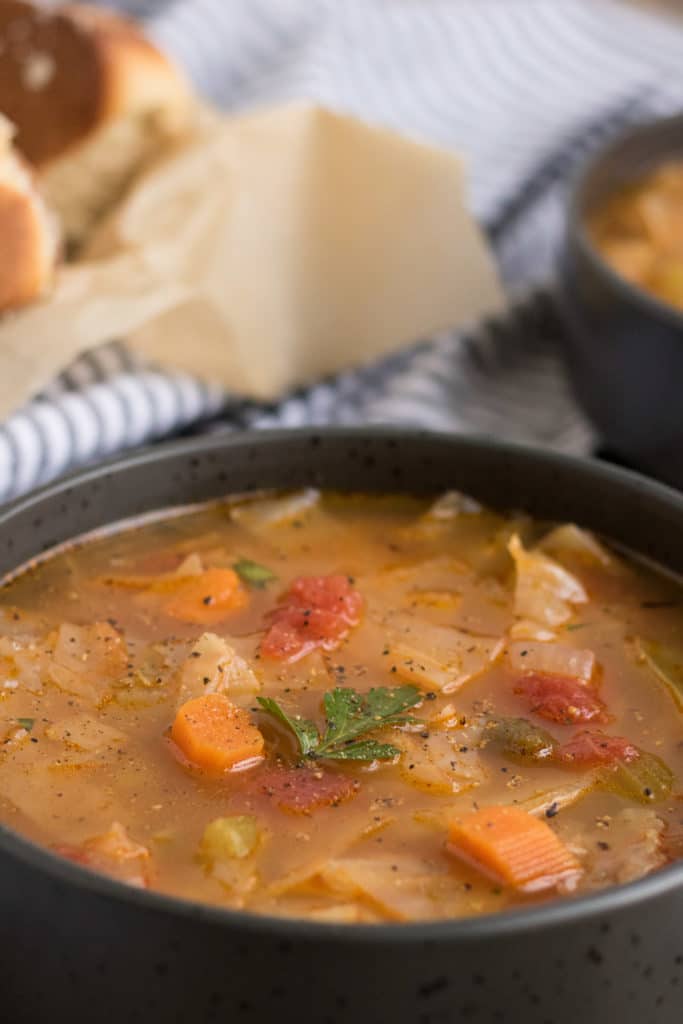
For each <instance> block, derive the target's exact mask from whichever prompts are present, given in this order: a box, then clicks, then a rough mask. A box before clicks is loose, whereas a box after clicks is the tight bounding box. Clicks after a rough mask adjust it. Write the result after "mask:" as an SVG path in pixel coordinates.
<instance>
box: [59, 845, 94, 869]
mask: <svg viewBox="0 0 683 1024" xmlns="http://www.w3.org/2000/svg"><path fill="white" fill-rule="evenodd" d="M50 849H51V850H52V852H53V853H56V854H57V856H58V857H64V859H65V860H72V861H73V862H74V864H85V865H86V867H87V865H88V854H87V853H86V851H85V849H84V848H83V847H82V846H72V845H71V844H70V843H55V845H54V846H52V847H50Z"/></svg>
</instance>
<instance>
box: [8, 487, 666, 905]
mask: <svg viewBox="0 0 683 1024" xmlns="http://www.w3.org/2000/svg"><path fill="white" fill-rule="evenodd" d="M681 599H682V595H681V589H680V586H679V584H678V583H677V582H676V581H675V580H673V579H670V578H668V577H666V576H665V575H663V574H659V573H656V572H654V571H652V570H651V569H650V568H648V567H645V566H642V565H640V564H639V563H637V562H635V561H633V560H631V559H628V558H625V557H623V556H622V555H621V554H618V553H616V552H615V551H614V550H612V549H611V548H610V547H608V546H606V545H605V544H604V543H603V542H601V541H599V540H598V539H596V538H595V537H594V536H592V535H591V534H589V533H587V532H585V531H583V530H581V529H579V528H578V527H576V526H573V525H562V526H554V525H549V524H541V523H537V522H534V521H532V520H531V519H530V518H528V517H527V516H524V515H515V516H507V517H506V516H502V515H499V514H497V513H494V512H492V511H489V510H487V509H484V508H481V507H480V506H479V505H478V504H477V503H476V502H474V501H472V500H471V499H469V498H466V497H464V496H463V495H460V494H458V493H456V492H449V493H448V494H446V495H443V496H441V497H440V498H438V499H436V500H434V501H423V500H417V499H412V498H406V497H403V496H384V497H376V496H366V495H338V494H327V493H326V494H322V495H321V494H318V493H317V492H315V491H303V492H297V493H293V494H286V495H279V494H272V495H264V496H258V497H256V498H253V497H252V498H247V499H235V500H227V501H225V502H220V503H215V504H211V505H207V506H203V507H201V508H198V509H195V510H192V511H189V512H184V513H182V514H179V515H173V516H169V517H166V518H159V519H158V520H156V521H151V522H150V521H147V522H145V523H143V524H141V525H133V526H127V527H126V528H125V529H122V530H121V532H116V533H113V534H110V535H106V536H99V537H94V538H88V539H86V540H85V541H84V542H83V543H79V544H74V545H73V546H72V547H69V548H66V549H64V550H62V551H60V552H57V553H55V554H54V555H52V556H50V557H49V558H47V559H46V560H44V561H41V562H40V563H37V564H35V565H33V566H29V567H28V568H26V569H24V570H23V571H21V572H20V573H19V574H18V575H16V576H15V577H14V578H12V579H11V580H9V581H8V582H7V583H6V584H5V585H4V587H3V588H2V590H1V591H0V821H2V822H3V823H4V824H5V825H8V826H10V827H11V828H13V829H15V830H16V831H18V832H20V833H22V834H23V835H25V836H27V837H29V838H30V839H32V840H34V841H35V842H37V843H39V844H42V845H44V846H45V847H47V848H49V849H50V850H51V851H52V852H53V853H54V854H55V855H57V856H63V857H68V858H70V859H72V860H74V861H76V862H77V863H79V864H81V865H83V867H84V868H86V869H90V870H95V871H100V872H104V873H106V874H108V875H111V876H113V877H115V878H117V879H119V880H121V881H122V882H124V883H127V884H131V885H136V886H144V887H149V888H151V889H155V890H158V891H161V892H166V893H170V894H173V895H176V896H179V897H184V898H188V899H192V900H200V901H205V902H208V903H213V904H218V905H221V906H225V907H231V908H240V909H245V910H249V911H254V912H260V913H268V914H276V915H290V916H303V917H308V918H311V919H315V920H319V921H331V922H369V923H371V922H378V921H411V920H417V919H429V918H453V917H461V916H471V915H477V914H484V913H490V912H494V911H500V910H503V909H507V908H512V907H515V906H523V905H529V904H534V903H538V902H541V901H546V900H549V899H553V898H558V897H562V898H571V897H572V896H574V895H576V894H580V893H586V892H589V891H592V890H594V889H598V888H602V887H604V886H609V885H614V884H616V883H621V882H626V881H630V880H633V879H636V878H639V877H641V876H643V875H646V874H648V873H650V872H652V871H656V870H658V869H659V868H661V867H663V866H664V865H666V864H667V863H670V862H671V861H672V860H675V859H676V858H677V857H679V856H681V855H683V803H681V800H680V793H681V779H683V717H682V716H683V611H682V605H681Z"/></svg>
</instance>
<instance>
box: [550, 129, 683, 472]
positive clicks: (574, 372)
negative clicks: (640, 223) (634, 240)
mask: <svg viewBox="0 0 683 1024" xmlns="http://www.w3.org/2000/svg"><path fill="white" fill-rule="evenodd" d="M670 159H679V160H680V159H683V115H681V116H677V117H670V118H667V119H665V120H661V121H656V122H651V123H649V124H644V125H642V126H640V127H637V128H632V129H631V130H630V131H628V132H627V133H626V134H625V135H623V136H622V137H621V138H619V139H618V140H617V141H615V142H613V143H612V144H611V145H609V146H608V147H607V149H604V150H603V151H602V152H600V153H599V154H598V155H597V156H595V157H594V158H593V159H592V160H591V161H590V162H589V164H588V166H587V167H585V168H584V170H583V172H582V174H581V175H580V177H579V179H578V181H577V182H576V185H575V187H574V190H573V193H572V196H571V200H570V205H569V214H568V224H567V231H566V238H565V243H564V247H563V251H562V254H561V257H560V275H559V277H560V297H561V302H562V307H563V313H564V316H565V319H566V322H567V325H568V327H569V331H568V333H567V337H566V339H565V355H566V360H567V364H568V367H569V372H570V375H571V378H572V382H573V386H574V390H575V393H576V395H577V398H578V399H579V401H580V403H581V405H582V406H583V408H584V409H585V411H586V412H587V413H588V415H589V417H590V418H591V419H592V421H593V422H594V424H595V425H596V427H597V428H598V430H599V432H600V435H601V438H602V440H603V442H604V444H605V446H606V447H607V448H608V449H609V450H610V452H613V453H614V454H615V455H617V456H618V457H619V458H622V459H624V460H625V461H627V462H629V463H632V464H634V465H637V466H638V467H639V468H641V469H643V470H644V471H646V472H649V473H652V474H653V475H654V476H658V477H660V478H661V479H663V480H666V481H668V482H669V483H673V484H675V485H677V486H679V487H683V402H682V401H681V383H682V382H683V314H682V313H680V312H677V311H676V310H675V309H673V308H672V307H671V306H667V305H666V304H665V303H663V302H660V301H659V300H658V299H656V298H654V297H652V296H651V295H648V294H647V292H645V291H643V290H641V289H640V288H637V287H636V286H635V285H631V284H629V283H628V282H627V281H626V280H625V279H624V278H622V277H621V276H619V275H618V274H617V273H616V272H615V271H613V270H612V269H611V268H610V266H609V265H608V264H607V263H606V262H605V260H603V258H602V257H601V256H600V254H599V253H598V251H597V249H596V247H595V246H594V245H593V244H592V242H591V241H590V239H589V237H588V234H587V232H586V229H585V221H586V215H587V214H589V213H590V212H591V211H592V210H593V209H595V208H596V207H598V206H599V205H600V204H601V203H602V202H603V201H604V199H605V198H606V197H607V196H609V195H610V194H611V193H612V192H614V190H615V189H618V188H619V187H621V186H622V185H625V184H628V183H631V182H633V181H634V180H636V179H638V178H640V177H642V176H643V175H645V174H647V173H648V172H649V171H651V170H653V169H654V168H655V167H657V166H659V165H660V164H662V163H664V162H665V161H667V160H670Z"/></svg>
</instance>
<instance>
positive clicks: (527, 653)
mask: <svg viewBox="0 0 683 1024" xmlns="http://www.w3.org/2000/svg"><path fill="white" fill-rule="evenodd" d="M507 660H508V664H509V665H510V668H511V669H513V671H515V672H540V673H542V674H543V673H547V674H548V675H557V676H571V678H572V679H580V680H581V681H582V682H584V683H589V682H590V680H591V679H592V677H593V673H594V671H595V655H594V654H593V652H592V651H589V650H585V649H582V648H579V647H565V646H564V645H563V644H554V643H533V642H532V643H525V642H521V643H514V644H510V645H509V646H508V649H507Z"/></svg>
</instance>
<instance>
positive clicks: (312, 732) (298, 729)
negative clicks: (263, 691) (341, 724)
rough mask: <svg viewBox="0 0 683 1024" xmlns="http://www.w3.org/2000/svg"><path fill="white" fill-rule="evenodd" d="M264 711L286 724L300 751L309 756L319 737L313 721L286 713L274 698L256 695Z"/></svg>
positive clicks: (314, 748)
mask: <svg viewBox="0 0 683 1024" xmlns="http://www.w3.org/2000/svg"><path fill="white" fill-rule="evenodd" d="M256 699H257V701H258V702H259V704H260V705H261V707H262V708H263V710H264V711H267V712H268V714H269V715H272V716H273V717H274V718H277V719H278V721H279V722H281V723H282V725H285V726H287V728H288V729H291V731H292V732H293V733H294V735H295V736H296V738H297V741H298V743H299V747H300V748H301V753H302V754H303V755H304V757H309V756H310V755H311V753H312V752H313V751H314V750H316V748H317V746H318V743H319V739H320V737H319V736H318V730H317V729H316V727H315V722H311V721H310V719H308V718H299V717H294V716H292V715H288V714H287V712H286V711H283V710H282V708H281V707H280V705H279V704H278V702H277V701H276V700H273V699H272V697H257V698H256Z"/></svg>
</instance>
